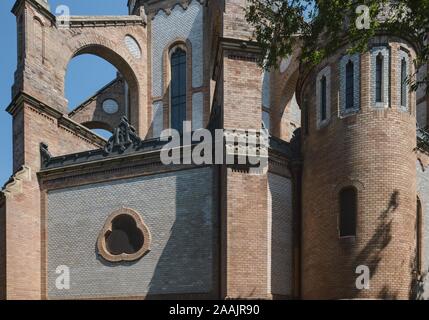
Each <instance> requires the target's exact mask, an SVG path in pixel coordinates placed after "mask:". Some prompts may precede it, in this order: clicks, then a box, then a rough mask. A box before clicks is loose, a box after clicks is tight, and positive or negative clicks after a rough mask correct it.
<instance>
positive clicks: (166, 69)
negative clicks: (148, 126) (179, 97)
mask: <svg viewBox="0 0 429 320" xmlns="http://www.w3.org/2000/svg"><path fill="white" fill-rule="evenodd" d="M177 48H180V49H182V50H184V51H185V52H186V121H192V95H193V93H194V92H193V91H194V90H193V87H192V44H191V41H190V40H189V39H182V38H176V39H174V40H173V41H172V42H170V43H169V44H168V45H167V46H166V47H165V48H164V52H163V71H162V72H163V87H164V92H163V97H162V102H163V111H164V112H163V115H164V119H163V124H164V125H163V127H164V129H166V128H168V129H171V90H170V81H171V55H172V54H173V52H174V51H175V50H176V49H177ZM159 100H160V99H154V100H153V103H154V104H155V103H156V102H157V101H159Z"/></svg>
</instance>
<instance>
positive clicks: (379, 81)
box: [375, 53, 383, 102]
mask: <svg viewBox="0 0 429 320" xmlns="http://www.w3.org/2000/svg"><path fill="white" fill-rule="evenodd" d="M375 64H376V73H375V99H376V100H375V101H376V102H383V94H382V91H383V56H382V54H381V53H379V54H378V56H377V58H376V63H375Z"/></svg>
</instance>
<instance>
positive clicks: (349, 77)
mask: <svg viewBox="0 0 429 320" xmlns="http://www.w3.org/2000/svg"><path fill="white" fill-rule="evenodd" d="M353 108H354V64H353V62H352V61H351V60H350V61H349V62H348V63H347V65H346V109H353Z"/></svg>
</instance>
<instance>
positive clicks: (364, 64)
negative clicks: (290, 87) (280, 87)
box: [297, 36, 416, 299]
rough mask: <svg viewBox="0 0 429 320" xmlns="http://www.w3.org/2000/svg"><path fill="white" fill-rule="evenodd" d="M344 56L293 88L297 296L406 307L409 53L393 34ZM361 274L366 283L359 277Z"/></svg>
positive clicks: (412, 138) (411, 127) (411, 113)
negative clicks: (298, 130)
mask: <svg viewBox="0 0 429 320" xmlns="http://www.w3.org/2000/svg"><path fill="white" fill-rule="evenodd" d="M346 50H347V47H346V46H345V47H343V48H342V49H341V50H339V51H338V52H337V53H336V54H335V55H332V56H331V57H329V59H327V60H325V61H323V62H322V63H321V64H319V65H317V66H316V67H315V68H313V69H311V70H307V71H306V72H305V73H304V74H302V75H301V80H300V84H299V85H298V93H297V96H298V97H299V99H300V105H301V108H302V112H303V137H302V150H303V151H302V152H303V158H304V166H303V186H302V200H303V201H302V203H303V208H302V222H303V224H302V257H303V259H302V278H301V279H302V298H304V299H319V298H322V299H355V298H358V299H359V298H374V299H379V298H387V299H390V298H397V299H406V298H409V296H410V294H411V293H410V292H411V284H412V281H413V276H412V274H413V261H414V257H415V255H414V250H415V245H414V243H415V240H414V236H415V229H414V227H415V219H416V191H415V190H416V166H415V162H416V160H415V153H414V148H415V146H416V134H415V130H416V119H415V101H416V100H415V97H414V94H413V93H410V91H409V88H408V85H407V84H406V81H404V80H405V78H406V76H408V75H412V74H413V72H414V70H413V65H412V59H413V57H414V55H415V51H414V49H413V46H412V45H410V43H408V42H407V41H405V40H404V39H399V38H396V37H393V36H389V37H387V36H383V37H381V36H380V37H376V38H374V39H373V40H372V41H371V44H370V47H369V50H368V51H367V52H365V53H362V54H351V55H348V54H347V53H346ZM359 266H360V267H359ZM366 267H368V268H369V278H368V280H369V282H365V281H362V278H358V277H359V276H360V275H362V274H363V273H362V272H363V271H362V270H364V269H365V268H366ZM362 268H363V269H362ZM365 274H366V273H365ZM363 283H365V284H366V286H365V288H364V289H358V287H359V288H362V287H363V285H362V284H363Z"/></svg>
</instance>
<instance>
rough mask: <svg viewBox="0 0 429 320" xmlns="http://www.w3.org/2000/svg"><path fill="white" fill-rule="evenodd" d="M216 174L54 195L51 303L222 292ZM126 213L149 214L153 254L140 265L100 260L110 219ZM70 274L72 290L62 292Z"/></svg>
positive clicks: (177, 175) (205, 171)
mask: <svg viewBox="0 0 429 320" xmlns="http://www.w3.org/2000/svg"><path fill="white" fill-rule="evenodd" d="M214 190H215V188H214V187H213V171H212V169H211V168H200V169H192V170H185V171H179V172H174V173H168V174H160V175H154V176H146V177H139V178H133V179H128V180H118V181H115V182H108V183H100V184H93V185H87V186H80V187H74V188H71V189H62V190H55V191H50V192H49V193H48V214H47V220H48V243H47V246H48V270H47V272H48V297H49V298H75V297H76V298H79V297H95V296H97V297H118V296H142V295H146V294H181V293H207V292H210V291H212V290H213V288H214V286H215V285H214V274H215V273H216V272H217V270H215V267H214V265H215V264H214V262H215V261H214V260H215V259H216V257H215V252H217V249H215V246H216V244H217V242H218V241H217V238H216V235H217V232H216V228H217V222H216V218H215V216H216V215H215V211H216V210H215V208H214V199H215V197H214V195H213V193H214ZM121 207H128V208H131V209H134V210H135V211H137V212H138V213H139V214H141V215H142V217H143V219H144V221H145V223H146V224H147V226H148V228H149V230H150V232H151V235H152V251H151V252H150V253H149V254H147V255H146V256H144V257H143V258H142V259H140V260H138V261H136V262H132V263H130V262H127V263H124V262H122V263H109V262H106V261H105V260H103V259H102V258H101V257H99V255H98V254H97V249H96V242H97V236H98V234H99V232H100V230H101V229H102V227H103V225H104V223H105V221H106V218H107V217H108V216H109V215H110V214H111V213H112V212H113V211H115V210H117V209H120V208H121ZM61 265H65V266H67V267H69V268H70V285H71V287H70V289H69V290H58V289H57V288H56V286H55V280H56V278H57V276H58V275H57V274H56V268H57V267H58V266H61Z"/></svg>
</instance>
